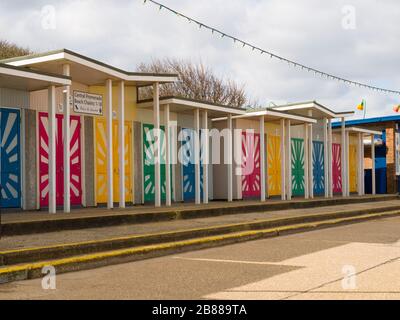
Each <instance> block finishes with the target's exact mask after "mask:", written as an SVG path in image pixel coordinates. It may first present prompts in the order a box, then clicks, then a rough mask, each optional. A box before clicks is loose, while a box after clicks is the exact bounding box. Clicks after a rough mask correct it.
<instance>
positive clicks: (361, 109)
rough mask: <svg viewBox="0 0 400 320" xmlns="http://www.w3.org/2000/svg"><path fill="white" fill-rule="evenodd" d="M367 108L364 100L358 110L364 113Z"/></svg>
mask: <svg viewBox="0 0 400 320" xmlns="http://www.w3.org/2000/svg"><path fill="white" fill-rule="evenodd" d="M364 108H365V100H364V99H363V100H362V101H361V103H360V104H359V105H358V106H357V110H360V111H363V110H364Z"/></svg>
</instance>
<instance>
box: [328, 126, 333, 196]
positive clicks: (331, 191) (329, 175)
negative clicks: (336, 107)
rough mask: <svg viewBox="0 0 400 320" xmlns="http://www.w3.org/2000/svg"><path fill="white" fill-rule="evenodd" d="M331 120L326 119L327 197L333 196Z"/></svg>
mask: <svg viewBox="0 0 400 320" xmlns="http://www.w3.org/2000/svg"><path fill="white" fill-rule="evenodd" d="M332 143H333V136H332V120H331V119H328V187H329V197H330V198H332V197H333V171H332V170H333V169H332V160H333V157H332Z"/></svg>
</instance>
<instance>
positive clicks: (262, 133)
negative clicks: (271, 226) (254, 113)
mask: <svg viewBox="0 0 400 320" xmlns="http://www.w3.org/2000/svg"><path fill="white" fill-rule="evenodd" d="M260 166H261V168H260V169H261V170H260V172H261V175H260V179H261V181H260V184H261V201H265V190H266V187H265V124H264V116H261V117H260Z"/></svg>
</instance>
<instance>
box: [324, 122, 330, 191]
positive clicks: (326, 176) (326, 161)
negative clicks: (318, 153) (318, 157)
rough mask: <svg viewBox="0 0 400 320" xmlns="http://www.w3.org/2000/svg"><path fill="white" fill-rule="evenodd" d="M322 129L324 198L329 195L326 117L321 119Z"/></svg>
mask: <svg viewBox="0 0 400 320" xmlns="http://www.w3.org/2000/svg"><path fill="white" fill-rule="evenodd" d="M323 123H324V129H323V136H324V189H325V198H327V197H329V172H328V170H329V169H328V162H329V160H328V119H327V118H324V119H323Z"/></svg>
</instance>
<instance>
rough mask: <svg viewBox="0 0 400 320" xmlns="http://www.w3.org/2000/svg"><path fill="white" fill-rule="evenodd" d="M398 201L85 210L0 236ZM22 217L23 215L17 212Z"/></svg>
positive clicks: (15, 224)
mask: <svg viewBox="0 0 400 320" xmlns="http://www.w3.org/2000/svg"><path fill="white" fill-rule="evenodd" d="M396 199H399V197H398V195H376V196H370V195H368V196H362V197H358V196H355V197H348V198H342V197H336V198H317V199H312V200H304V199H298V200H291V201H273V202H269V201H267V202H249V203H247V202H246V201H238V202H234V203H224V204H219V205H212V204H211V205H209V206H208V205H206V206H192V207H190V208H185V207H176V208H165V209H159V208H158V209H154V210H153V211H148V210H146V211H145V210H143V212H140V210H138V209H137V208H135V210H133V209H125V210H117V211H116V212H115V214H110V211H104V210H102V211H101V210H99V212H98V214H97V215H96V213H93V212H94V211H93V210H90V212H91V214H90V215H85V214H84V212H85V210H81V212H82V216H79V214H71V215H70V216H66V215H65V214H64V215H60V217H58V216H57V215H55V216H54V215H46V214H42V215H41V216H40V218H36V217H35V218H31V217H30V216H29V215H27V216H26V220H22V221H21V220H20V219H16V220H15V221H13V219H6V221H5V222H4V223H3V224H2V229H1V234H2V236H14V235H26V234H35V233H44V232H56V231H62V230H80V229H87V228H103V227H110V226H118V225H133V224H141V223H148V222H155V221H171V220H178V219H194V218H202V217H215V216H223V215H232V214H245V213H254V212H271V211H280V210H287V209H304V208H314V207H326V206H339V205H345V204H356V203H368V202H377V201H379V202H381V201H390V200H396ZM21 215H23V213H21Z"/></svg>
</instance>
